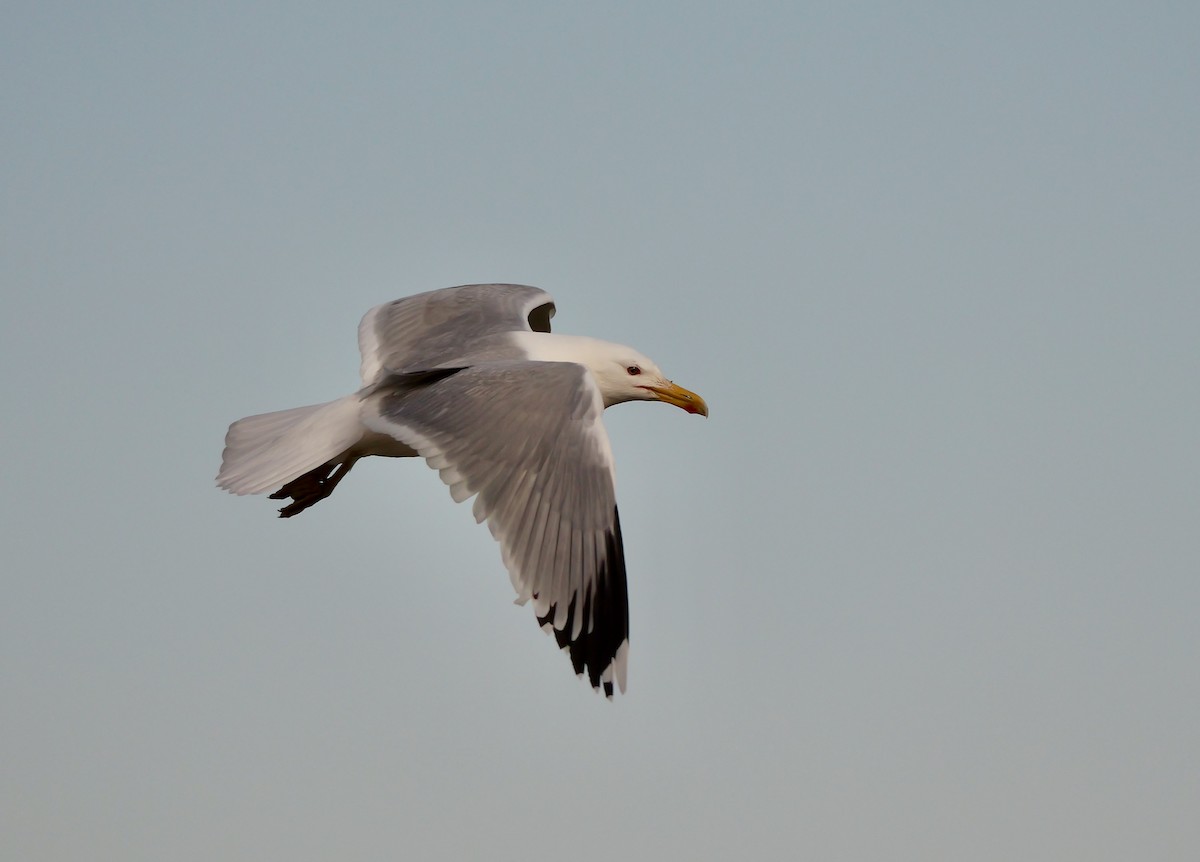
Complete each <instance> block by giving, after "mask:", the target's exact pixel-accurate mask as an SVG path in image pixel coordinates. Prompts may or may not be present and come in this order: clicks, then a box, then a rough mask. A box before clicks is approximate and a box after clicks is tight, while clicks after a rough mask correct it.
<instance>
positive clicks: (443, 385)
mask: <svg viewBox="0 0 1200 862" xmlns="http://www.w3.org/2000/svg"><path fill="white" fill-rule="evenodd" d="M602 410H603V403H602V401H601V397H600V392H599V389H598V388H597V387H596V385H595V383H594V382H593V381H592V378H591V375H590V374H588V372H587V370H586V369H584V368H583V366H581V365H575V364H573V363H559V362H531V361H515V362H495V363H485V364H482V365H477V366H473V367H470V368H466V369H463V370H461V371H453V372H450V373H449V376H446V377H443V378H441V379H437V380H433V381H432V382H429V383H427V384H426V383H420V382H418V383H417V384H416V385H410V384H407V383H396V384H385V385H384V386H383V387H382V388H381V389H379V390H378V391H376V392H375V393H374V394H372V395H371V396H369V397H368V398H367V400H366V402H365V403H364V410H363V419H364V423H365V424H366V425H367V427H368V428H370V429H371V430H373V431H377V432H380V433H383V434H389V435H391V436H392V437H394V438H396V439H397V440H400V441H402V442H404V443H406V444H408V445H409V446H412V447H413V448H414V449H416V450H417V452H418V453H420V454H421V456H422V457H424V458H425V459H426V460H427V461H428V463H429V466H431V467H433V468H435V469H437V470H439V471H440V473H441V477H442V479H443V480H444V481H445V482H446V484H447V485H449V486H450V493H451V495H452V496H453V497H454V499H455V500H456V501H458V502H461V501H463V500H466V499H467V498H468V497H471V496H472V495H477V496H476V499H475V504H474V513H475V518H476V520H477V521H483V520H485V519H486V520H487V522H488V526H489V528H490V529H491V531H492V535H493V536H495V537H496V539H497V540H498V541H499V542H500V552H501V557H502V558H503V560H504V565H505V567H506V568H507V569H508V571H509V575H510V576H511V578H512V583H513V587H514V588H515V589H516V591H517V601H518V603H521V604H524V603H525V602H526V601H529V600H532V601H533V608H534V612H535V614H536V615H537V618H538V622H539V623H541V624H542V625H543V627H548V628H549V629H550V630H552V631H553V632H554V636H555V638H556V639H557V641H558V644H559V646H560V647H563V648H564V649H566V650H568V651H569V653H570V657H571V662H572V664H573V665H574V667H575V672H576V673H579V674H582V673H584V672H585V671H586V673H587V675H588V679H589V680H590V681H591V683H592V685H593V686H594V687H596V688H600V687H603V688H604V690H605V693H606V694H607V695H609V696H611V695H612V689H613V682H614V680H615V682H616V684H617V685H618V686H619V687H620V688H621V690H622V691H623V690H624V689H625V667H626V660H627V654H628V649H629V602H628V593H627V590H626V582H625V552H624V547H623V545H622V542H621V526H620V521H619V520H618V517H617V505H616V492H615V488H614V484H613V461H612V451H611V449H610V448H609V444H608V435H607V434H606V433H605V431H604V426H603V425H602V424H601V422H600V415H601V412H602Z"/></svg>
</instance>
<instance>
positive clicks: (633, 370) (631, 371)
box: [625, 365, 642, 376]
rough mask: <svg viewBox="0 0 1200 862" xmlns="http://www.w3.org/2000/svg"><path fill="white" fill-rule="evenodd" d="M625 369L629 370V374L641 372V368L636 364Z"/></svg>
mask: <svg viewBox="0 0 1200 862" xmlns="http://www.w3.org/2000/svg"><path fill="white" fill-rule="evenodd" d="M625 370H626V371H628V372H629V374H630V376H633V375H636V374H641V373H642V369H640V368H638V367H637V366H636V365H630V366H629V367H628V368H626V369H625Z"/></svg>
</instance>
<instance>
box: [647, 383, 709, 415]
mask: <svg viewBox="0 0 1200 862" xmlns="http://www.w3.org/2000/svg"><path fill="white" fill-rule="evenodd" d="M642 388H643V389H647V390H649V391H650V392H653V393H654V394H655V396H656V397H657V398H658V400H659V401H665V402H667V403H668V404H674V405H675V406H676V407H678V408H680V409H682V410H686V411H687V412H688V413H699V414H700V415H701V416H707V415H708V405H707V404H705V403H704V399H703V398H701V397H700V396H699V395H697V394H696V393H695V392H691V391H689V390H687V389H684V388H683V387H682V386H679V385H678V384H675V383H672V382H671V381H670V380H668V381H667V382H666V383H665V384H663V385H662V386H644V387H642Z"/></svg>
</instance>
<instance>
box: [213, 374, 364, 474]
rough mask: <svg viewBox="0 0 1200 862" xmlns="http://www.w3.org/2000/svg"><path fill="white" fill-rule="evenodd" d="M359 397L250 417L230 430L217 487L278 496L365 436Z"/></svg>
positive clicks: (353, 396) (226, 438) (347, 397)
mask: <svg viewBox="0 0 1200 862" xmlns="http://www.w3.org/2000/svg"><path fill="white" fill-rule="evenodd" d="M359 404H360V402H359V397H358V395H347V396H346V397H345V398H339V399H338V400H337V401H330V402H328V403H325V404H313V405H310V406H308V407H294V408H292V409H291V410H279V411H277V412H275V413H260V414H259V415H257V416H247V417H246V418H245V419H239V420H238V421H237V422H234V423H233V424H232V425H230V426H229V433H228V434H226V435H225V452H224V454H223V455H222V456H221V471H220V472H219V473H217V485H219V486H220V487H222V488H224V489H225V490H226V491H230V492H232V493H234V494H262V493H265V492H266V491H274V490H276V489H278V488H280V487H281V486H283V485H286V484H287V483H288V482H290V481H292V480H293V479H295V478H296V477H298V476H303V475H304V474H305V473H307V472H308V471H309V470H312V469H315V468H316V467H320V466H321V465H322V464H325V463H327V462H329V461H333V460H335V459H336V458H337V457H338V456H339V455H341V454H342V453H344V452H345V451H346V450H347V449H349V448H350V447H351V446H353V445H354V444H355V443H357V442H358V441H359V440H360V439H361V438H362V435H363V431H364V429H363V426H362V421H361V420H360V418H359Z"/></svg>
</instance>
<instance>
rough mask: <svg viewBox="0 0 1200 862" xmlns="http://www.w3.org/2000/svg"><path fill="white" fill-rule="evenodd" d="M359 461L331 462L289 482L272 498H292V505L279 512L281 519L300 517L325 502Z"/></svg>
mask: <svg viewBox="0 0 1200 862" xmlns="http://www.w3.org/2000/svg"><path fill="white" fill-rule="evenodd" d="M357 460H358V459H357V458H347V459H346V460H345V461H341V462H338V461H329V462H326V463H324V464H322V465H321V466H320V467H317V468H315V469H313V470H309V471H308V472H307V473H305V474H304V475H303V476H300V477H298V478H295V479H293V480H292V481H290V482H288V483H287V484H286V485H284V486H283V487H282V488H280V489H279V490H278V491H276V492H275V493H274V494H272V495H271V496H270V499H272V500H286V499H287V498H288V497H291V498H292V502H291V503H290V504H288V505H286V506H284V507H283V508H282V509H280V510H279V517H281V518H290V517H292V515H298V514H300V513H301V512H303V511H304V510H305V509H307V508H308V507H309V506H312V505H315V504H317V503H319V502H321V501H322V500H324V499H325V498H326V497H328V496H329V495H330V494H332V493H333V489H334V488H336V487H337V486H338V482H340V481H342V478H343V477H344V476H345V475H346V474H347V473H349V472H350V468H351V467H353V466H354V462H355V461H357Z"/></svg>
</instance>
